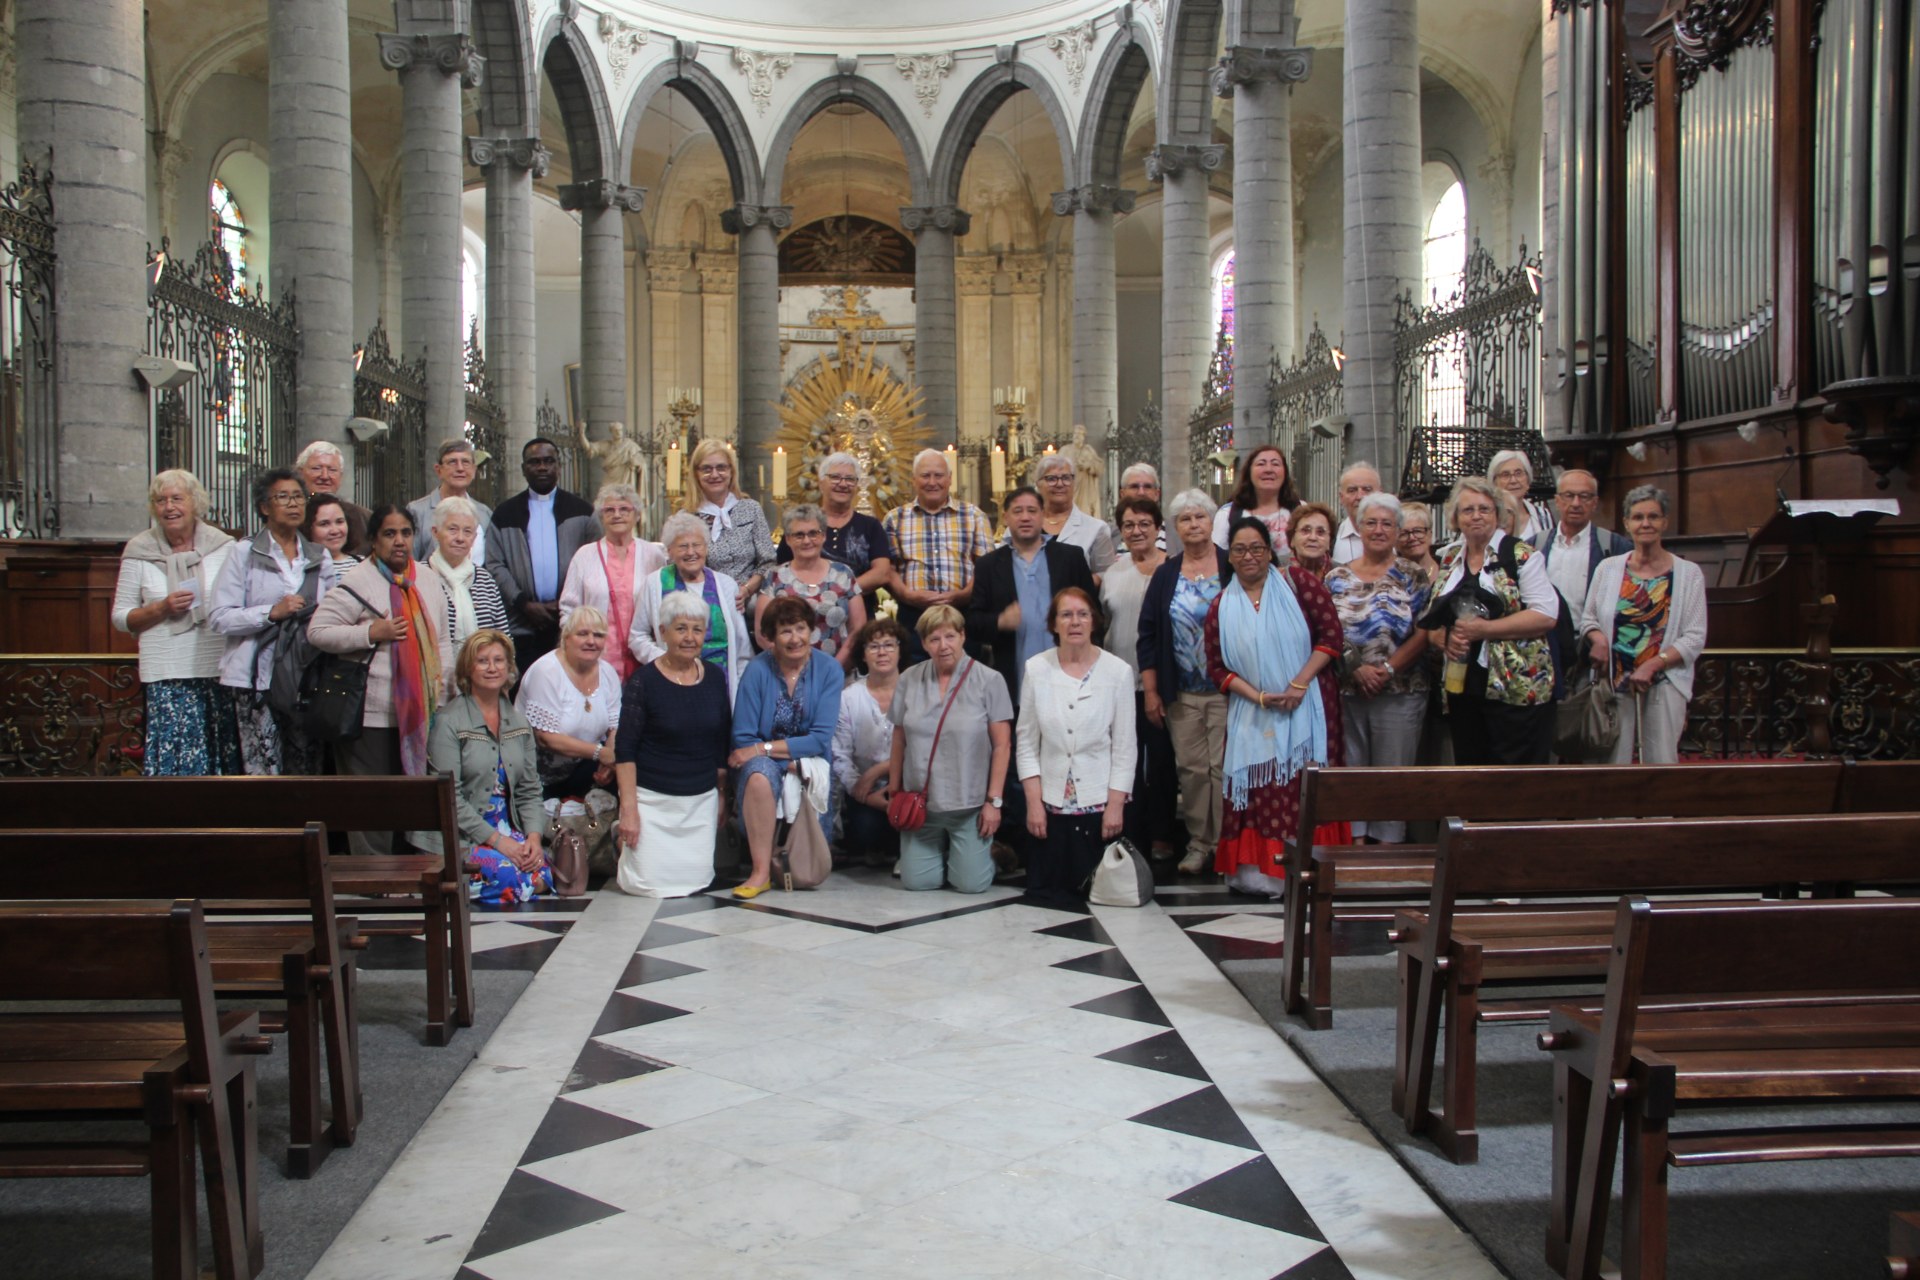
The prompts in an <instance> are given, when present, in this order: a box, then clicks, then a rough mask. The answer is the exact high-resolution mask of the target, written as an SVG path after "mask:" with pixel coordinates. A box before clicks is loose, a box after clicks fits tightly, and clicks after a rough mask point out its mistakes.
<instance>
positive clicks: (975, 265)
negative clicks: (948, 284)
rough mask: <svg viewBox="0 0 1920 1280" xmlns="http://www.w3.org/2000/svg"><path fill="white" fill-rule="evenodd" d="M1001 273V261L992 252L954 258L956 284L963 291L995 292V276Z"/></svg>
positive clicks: (973, 292) (972, 292)
mask: <svg viewBox="0 0 1920 1280" xmlns="http://www.w3.org/2000/svg"><path fill="white" fill-rule="evenodd" d="M999 274H1000V262H999V260H998V259H997V258H995V257H994V256H993V255H992V254H987V255H985V256H981V255H974V256H971V257H967V256H963V257H959V258H955V259H954V260H953V281H954V286H955V287H956V288H957V289H959V291H960V292H961V293H967V294H978V293H992V292H993V278H994V277H995V276H997V275H999Z"/></svg>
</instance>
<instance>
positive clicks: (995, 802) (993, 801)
mask: <svg viewBox="0 0 1920 1280" xmlns="http://www.w3.org/2000/svg"><path fill="white" fill-rule="evenodd" d="M987 803H988V804H990V805H992V806H993V807H994V808H996V809H998V808H999V807H1000V797H999V796H988V797H987Z"/></svg>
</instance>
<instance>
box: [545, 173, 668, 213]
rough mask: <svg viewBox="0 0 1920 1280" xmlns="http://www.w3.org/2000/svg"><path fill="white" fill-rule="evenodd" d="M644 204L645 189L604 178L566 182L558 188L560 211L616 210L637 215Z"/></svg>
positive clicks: (645, 202) (645, 198) (645, 200)
mask: <svg viewBox="0 0 1920 1280" xmlns="http://www.w3.org/2000/svg"><path fill="white" fill-rule="evenodd" d="M646 204H647V190H646V188H645V187H629V186H627V185H625V184H624V183H619V182H613V181H611V180H609V179H606V178H596V179H595V180H593V181H592V182H567V183H563V184H561V187H560V207H561V208H562V209H618V210H620V211H621V212H622V213H638V212H640V210H642V209H644V208H645V207H646Z"/></svg>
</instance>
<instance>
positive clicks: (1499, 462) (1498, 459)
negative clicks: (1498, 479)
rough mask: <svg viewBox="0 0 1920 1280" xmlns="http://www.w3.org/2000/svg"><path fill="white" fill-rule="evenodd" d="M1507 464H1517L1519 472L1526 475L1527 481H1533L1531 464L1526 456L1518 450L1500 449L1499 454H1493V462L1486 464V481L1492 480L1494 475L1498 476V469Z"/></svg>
mask: <svg viewBox="0 0 1920 1280" xmlns="http://www.w3.org/2000/svg"><path fill="white" fill-rule="evenodd" d="M1509 462H1517V463H1519V464H1520V468H1521V470H1523V471H1525V472H1526V473H1527V479H1528V480H1532V479H1533V463H1531V462H1529V461H1528V460H1527V455H1526V454H1524V453H1522V452H1520V450H1518V449H1502V450H1501V451H1500V452H1498V453H1496V454H1494V455H1493V460H1492V461H1490V462H1488V463H1487V479H1489V480H1491V479H1493V478H1494V476H1495V475H1497V474H1499V471H1500V468H1502V467H1504V466H1506V465H1507V464H1508V463H1509Z"/></svg>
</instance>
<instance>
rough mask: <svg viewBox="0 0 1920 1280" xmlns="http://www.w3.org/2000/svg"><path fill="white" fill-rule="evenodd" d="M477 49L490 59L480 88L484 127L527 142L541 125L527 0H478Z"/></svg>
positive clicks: (475, 0)
mask: <svg viewBox="0 0 1920 1280" xmlns="http://www.w3.org/2000/svg"><path fill="white" fill-rule="evenodd" d="M472 5H473V19H472V22H473V46H474V49H475V50H476V51H477V52H478V53H479V54H480V56H481V57H483V58H485V59H486V60H487V69H486V73H485V75H484V77H483V78H482V81H481V85H480V128H481V131H482V132H484V133H486V134H489V135H494V136H508V137H521V136H525V135H527V134H528V133H530V132H531V131H532V130H533V129H534V128H535V127H536V125H537V123H538V120H539V115H540V84H539V81H538V78H537V77H536V75H535V68H534V65H533V51H532V49H531V48H530V47H529V46H528V43H527V36H528V32H529V31H530V30H531V29H532V21H531V19H530V17H529V16H528V13H527V0H472Z"/></svg>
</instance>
